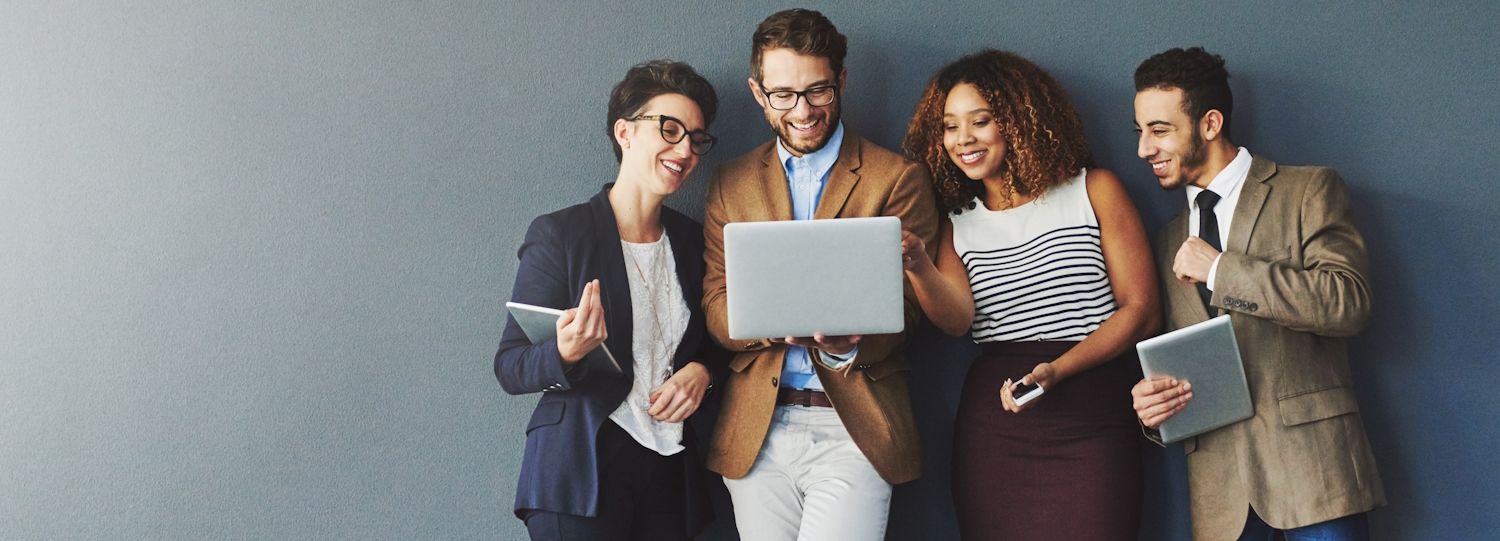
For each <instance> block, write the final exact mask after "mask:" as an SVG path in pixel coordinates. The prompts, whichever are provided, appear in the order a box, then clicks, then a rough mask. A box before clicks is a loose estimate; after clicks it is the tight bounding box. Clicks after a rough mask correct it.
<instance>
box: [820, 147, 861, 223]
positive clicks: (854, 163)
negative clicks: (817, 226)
mask: <svg viewBox="0 0 1500 541" xmlns="http://www.w3.org/2000/svg"><path fill="white" fill-rule="evenodd" d="M863 142H864V140H863V139H860V137H859V136H857V135H855V134H854V132H851V131H848V130H845V131H844V143H843V146H841V147H840V148H839V158H838V160H837V161H835V162H833V169H830V170H829V171H828V183H827V184H824V185H823V194H822V195H821V196H819V197H818V208H817V209H816V210H814V211H813V218H815V219H818V220H826V219H828V218H835V217H837V216H838V215H839V211H841V210H844V202H846V201H848V200H849V194H850V193H851V192H853V191H854V185H856V184H859V173H858V172H857V171H859V154H860V145H861V144H863Z"/></svg>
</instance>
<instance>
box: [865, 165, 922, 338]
mask: <svg viewBox="0 0 1500 541" xmlns="http://www.w3.org/2000/svg"><path fill="white" fill-rule="evenodd" d="M883 214H884V215H886V216H895V217H897V218H900V219H901V228H902V229H905V230H907V231H911V232H912V234H914V235H917V236H918V237H921V238H922V242H925V243H926V244H927V256H928V257H934V258H935V257H936V256H937V248H938V241H937V223H938V217H937V202H936V200H935V199H934V198H933V193H932V183H931V181H929V180H928V177H927V172H926V170H924V169H923V168H922V167H921V166H918V165H917V164H914V163H910V162H907V163H904V165H903V167H902V168H901V173H900V175H899V176H898V177H897V178H896V183H895V186H894V187H893V188H892V190H891V195H890V198H889V199H887V200H886V202H885V208H884V209H883ZM904 287H905V292H904V293H905V299H904V300H905V318H906V331H903V332H899V333H893V334H875V335H870V336H865V337H864V338H863V339H861V340H860V342H859V356H858V358H857V360H856V361H855V362H856V363H858V364H862V365H870V364H874V363H878V362H881V361H884V360H886V359H888V358H890V357H891V354H892V353H894V352H895V351H896V350H897V349H899V348H901V347H903V346H904V344H905V343H906V335H907V334H908V333H910V332H911V330H912V329H915V328H916V326H917V324H918V323H920V322H921V321H922V309H921V307H920V305H919V304H918V302H917V295H916V291H915V290H913V289H912V287H911V283H910V282H906V283H905V286H904Z"/></svg>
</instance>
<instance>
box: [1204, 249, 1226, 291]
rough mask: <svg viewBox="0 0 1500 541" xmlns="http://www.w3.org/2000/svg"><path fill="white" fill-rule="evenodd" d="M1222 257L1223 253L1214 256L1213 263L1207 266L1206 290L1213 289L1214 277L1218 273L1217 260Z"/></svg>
mask: <svg viewBox="0 0 1500 541" xmlns="http://www.w3.org/2000/svg"><path fill="white" fill-rule="evenodd" d="M1220 259H1224V254H1223V253H1220V254H1219V255H1216V256H1214V264H1213V265H1210V266H1209V267H1208V284H1207V285H1208V290H1209V291H1213V290H1214V278H1215V277H1217V276H1218V275H1219V260H1220Z"/></svg>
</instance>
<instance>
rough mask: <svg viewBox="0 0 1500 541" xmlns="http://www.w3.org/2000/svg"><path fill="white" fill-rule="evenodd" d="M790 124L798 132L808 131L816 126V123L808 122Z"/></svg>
mask: <svg viewBox="0 0 1500 541" xmlns="http://www.w3.org/2000/svg"><path fill="white" fill-rule="evenodd" d="M791 124H792V127H793V128H795V129H799V130H810V129H812V127H813V126H816V125H818V123H817V122H808V123H806V124H798V123H796V122H793V123H791Z"/></svg>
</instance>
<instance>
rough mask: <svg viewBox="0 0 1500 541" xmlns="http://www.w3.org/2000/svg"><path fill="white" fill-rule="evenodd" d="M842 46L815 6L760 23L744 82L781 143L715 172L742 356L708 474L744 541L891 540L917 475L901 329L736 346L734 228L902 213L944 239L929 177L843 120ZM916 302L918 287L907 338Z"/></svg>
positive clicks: (716, 315) (711, 245)
mask: <svg viewBox="0 0 1500 541" xmlns="http://www.w3.org/2000/svg"><path fill="white" fill-rule="evenodd" d="M845 44H846V41H845V38H844V36H843V35H842V34H839V33H838V30H837V29H836V28H834V26H833V23H831V22H829V21H828V19H826V18H824V17H823V15H822V14H820V13H818V12H816V11H808V10H801V9H794V10H787V11H783V12H780V13H776V14H774V15H771V16H770V17H768V18H767V19H766V20H765V21H763V22H762V23H761V24H760V26H759V27H758V28H757V29H756V32H755V35H754V37H753V39H752V51H751V77H750V79H749V81H748V82H749V86H750V91H751V94H752V95H753V96H754V97H755V100H756V102H758V103H759V104H760V105H761V107H762V109H764V111H765V115H766V121H767V122H769V123H770V125H771V129H772V131H774V132H775V133H776V135H777V137H776V138H775V139H773V140H772V141H770V142H767V143H765V144H763V145H760V146H759V147H756V148H755V149H754V150H752V151H750V152H749V153H748V154H745V155H744V156H741V157H739V158H736V159H735V160H733V161H731V162H729V163H727V164H725V165H724V166H723V167H721V168H720V169H719V170H718V171H716V172H715V174H714V177H713V181H712V184H710V186H709V190H708V201H707V202H706V204H705V210H704V220H703V222H704V224H703V225H704V242H705V250H704V259H705V262H706V276H705V277H704V290H703V294H704V297H703V306H704V311H705V312H706V314H707V318H708V328H709V332H710V334H712V335H713V336H714V338H716V339H718V341H719V342H720V343H721V344H723V345H724V346H725V347H726V348H728V349H730V350H731V351H734V352H735V356H734V359H733V360H732V361H731V362H730V374H729V377H728V381H727V382H726V383H725V385H724V398H723V400H724V404H723V409H722V413H721V414H720V416H719V421H718V426H717V428H716V429H715V431H714V435H713V441H712V443H711V445H710V449H709V453H708V467H709V469H712V470H714V471H716V472H718V473H720V474H723V475H724V477H725V481H724V483H725V485H726V486H727V487H728V488H729V493H730V496H731V498H732V499H733V501H734V511H735V519H736V522H737V524H738V527H739V531H740V537H741V538H742V539H755V540H757V541H760V540H781V539H785V540H792V539H805V540H821V539H840V540H872V541H873V540H879V539H883V538H884V537H885V526H886V514H887V512H888V510H889V508H890V495H891V485H893V484H897V483H903V482H906V481H910V480H912V479H915V478H917V476H918V475H919V474H920V473H921V470H922V465H921V451H920V448H919V444H918V441H917V430H916V425H915V423H914V421H913V419H912V413H911V400H910V399H909V398H908V396H907V372H908V370H909V363H908V362H907V359H906V356H905V353H904V351H903V348H902V345H903V343H904V339H905V336H904V333H901V334H891V335H872V336H864V337H859V336H822V335H818V336H814V337H800V338H799V337H787V338H785V339H781V340H776V341H770V340H755V341H749V340H731V339H730V338H729V331H728V329H729V325H728V323H729V322H728V316H727V311H726V298H725V288H724V225H725V224H728V223H733V222H749V221H767V220H793V219H797V220H805V219H828V218H843V217H856V216H896V217H899V218H901V222H902V226H903V228H904V229H907V230H909V231H912V232H913V233H915V234H917V235H920V236H922V237H923V238H924V239H925V240H926V241H927V243H928V244H927V245H928V246H935V245H936V242H934V236H935V235H936V230H937V216H936V212H937V206H936V204H935V202H934V200H933V195H932V192H931V188H930V184H929V182H928V180H927V175H926V173H925V172H924V171H923V170H922V169H921V168H920V167H919V166H918V165H916V164H913V163H911V162H908V161H905V160H903V159H902V158H901V157H900V156H898V155H896V154H895V153H892V152H891V151H888V150H886V149H883V148H880V147H878V146H876V145H875V144H874V143H871V142H870V141H868V140H865V139H864V138H862V137H860V136H858V135H855V134H854V133H853V132H850V131H845V128H844V126H843V124H842V123H841V122H840V121H839V112H840V110H841V107H842V105H843V104H842V103H841V100H842V99H843V90H844V89H845V83H846V81H847V79H846V71H845V70H844V67H843V63H844V53H845V50H846V45H845ZM913 298H914V297H913V295H912V292H911V288H910V287H909V286H908V287H907V291H906V325H907V328H911V326H912V325H914V324H915V323H916V321H917V318H918V313H919V312H918V310H917V308H916V303H915V301H914V300H913Z"/></svg>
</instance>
